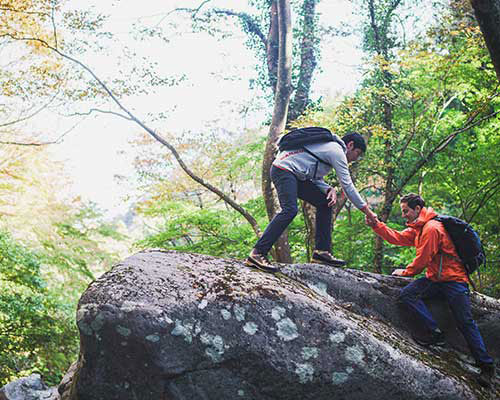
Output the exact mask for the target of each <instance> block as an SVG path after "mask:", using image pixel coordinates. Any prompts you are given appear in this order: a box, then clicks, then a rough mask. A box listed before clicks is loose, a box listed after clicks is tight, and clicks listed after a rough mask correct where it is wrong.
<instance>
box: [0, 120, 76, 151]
mask: <svg viewBox="0 0 500 400" xmlns="http://www.w3.org/2000/svg"><path fill="white" fill-rule="evenodd" d="M82 121H83V120H82ZM82 121H78V122H77V123H76V124H74V125H73V126H72V127H71V128H69V129H68V130H66V131H65V132H64V133H63V134H62V135H60V136H59V137H58V138H57V139H56V140H53V141H51V142H14V141H0V144H6V145H12V146H47V145H51V144H59V143H61V142H62V139H63V138H64V137H65V136H66V135H67V134H68V133H70V132H71V131H73V130H74V129H75V128H76V127H77V126H78V125H80V124H81V122H82Z"/></svg>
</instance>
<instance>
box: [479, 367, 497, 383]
mask: <svg viewBox="0 0 500 400" xmlns="http://www.w3.org/2000/svg"><path fill="white" fill-rule="evenodd" d="M479 368H481V373H480V374H479V375H478V376H477V378H476V380H477V382H478V383H479V384H480V385H481V386H483V387H486V388H489V387H490V386H491V385H493V380H494V379H495V364H493V363H492V364H481V365H480V366H479Z"/></svg>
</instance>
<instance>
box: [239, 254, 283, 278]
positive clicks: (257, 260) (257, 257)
mask: <svg viewBox="0 0 500 400" xmlns="http://www.w3.org/2000/svg"><path fill="white" fill-rule="evenodd" d="M245 264H246V265H248V266H249V267H254V268H257V269H260V270H261V271H265V272H272V273H274V272H278V271H279V268H278V267H275V266H274V265H272V264H271V263H270V262H269V260H268V259H267V257H266V256H265V255H263V254H259V253H257V252H255V251H252V252H251V253H250V255H249V256H248V258H247V259H246V260H245Z"/></svg>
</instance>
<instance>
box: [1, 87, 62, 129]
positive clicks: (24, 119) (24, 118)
mask: <svg viewBox="0 0 500 400" xmlns="http://www.w3.org/2000/svg"><path fill="white" fill-rule="evenodd" d="M58 94H59V92H57V93H56V94H54V96H52V98H51V99H50V100H49V101H48V102H47V103H46V104H44V105H43V106H41V107H40V108H39V109H38V110H36V111H34V112H33V113H31V114H29V115H27V116H26V117H23V118H19V119H17V120H15V121H9V122H5V123H3V124H0V128H4V127H6V126H9V125H15V124H18V123H20V122H23V121H26V120H28V119H30V118H33V117H34V116H35V115H37V114H38V113H40V112H41V111H42V110H45V109H46V108H47V107H48V106H49V105H50V104H51V103H52V102H53V101H54V100H55V98H56V97H57V95H58Z"/></svg>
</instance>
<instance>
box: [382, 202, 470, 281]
mask: <svg viewBox="0 0 500 400" xmlns="http://www.w3.org/2000/svg"><path fill="white" fill-rule="evenodd" d="M436 215H437V214H436V213H435V212H434V210H433V209H432V208H430V207H429V208H425V207H424V208H422V210H421V211H420V214H419V216H418V218H417V219H416V220H415V221H413V222H411V223H407V224H406V225H407V226H408V228H406V229H405V230H404V231H401V232H400V231H396V230H394V229H391V228H389V227H388V226H387V225H386V224H384V223H383V222H378V223H377V225H376V226H375V227H373V230H374V231H375V233H376V234H377V235H379V236H380V237H382V238H383V239H384V240H387V241H388V242H389V243H392V244H396V245H399V246H415V247H416V248H417V256H416V257H415V259H414V260H413V261H412V262H411V263H410V264H409V265H408V266H407V267H406V269H405V270H404V272H403V275H404V276H414V275H417V274H419V273H420V272H422V271H423V270H424V268H425V267H427V271H426V273H425V276H426V277H427V278H428V279H430V280H431V281H434V282H438V281H439V282H446V281H454V282H469V280H468V279H467V274H466V272H465V269H464V267H463V265H462V264H461V263H460V262H459V261H458V260H459V258H458V254H457V252H456V250H455V246H453V242H452V241H451V239H450V237H449V236H448V233H447V232H446V230H445V228H444V226H443V224H442V223H441V222H438V221H436V220H433V219H432V218H434V217H435V216H436ZM441 259H442V265H441V272H440V271H439V269H440V268H439V265H440V262H441Z"/></svg>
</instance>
